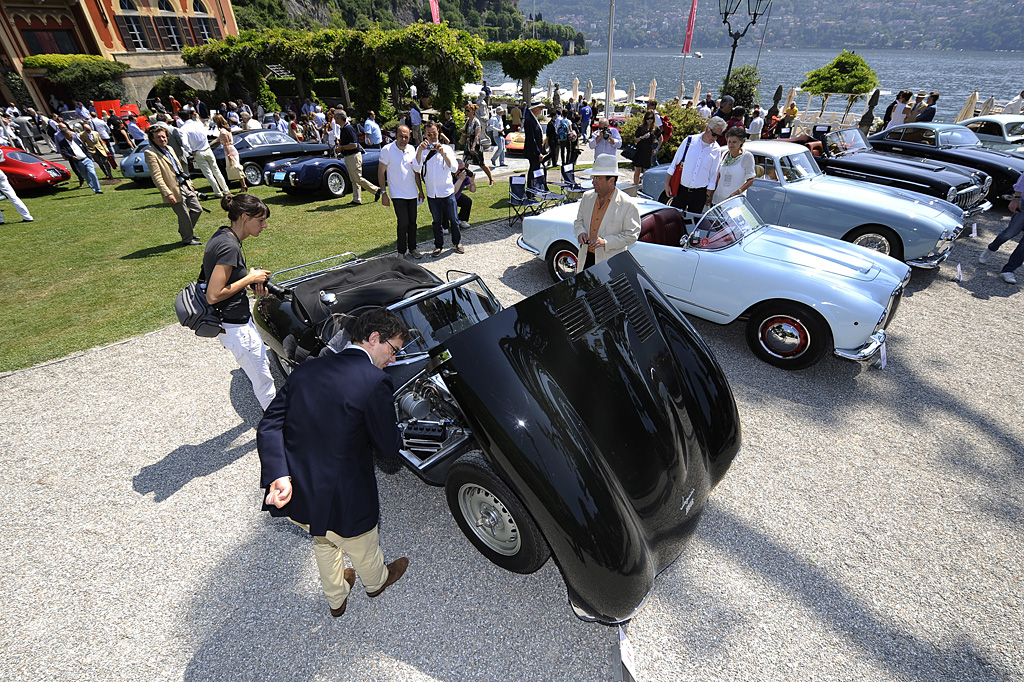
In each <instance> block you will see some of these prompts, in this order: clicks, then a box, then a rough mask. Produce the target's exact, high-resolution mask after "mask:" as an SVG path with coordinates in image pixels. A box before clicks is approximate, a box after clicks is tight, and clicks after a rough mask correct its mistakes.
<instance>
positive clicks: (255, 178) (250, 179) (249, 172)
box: [242, 163, 263, 187]
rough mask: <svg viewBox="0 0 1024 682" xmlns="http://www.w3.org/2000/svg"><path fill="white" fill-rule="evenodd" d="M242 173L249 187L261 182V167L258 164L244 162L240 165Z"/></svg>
mask: <svg viewBox="0 0 1024 682" xmlns="http://www.w3.org/2000/svg"><path fill="white" fill-rule="evenodd" d="M242 174H243V175H245V184H247V185H249V186H250V187H255V186H256V185H258V184H260V183H261V182H263V168H261V167H260V166H259V165H258V164H255V163H247V164H245V165H244V166H242Z"/></svg>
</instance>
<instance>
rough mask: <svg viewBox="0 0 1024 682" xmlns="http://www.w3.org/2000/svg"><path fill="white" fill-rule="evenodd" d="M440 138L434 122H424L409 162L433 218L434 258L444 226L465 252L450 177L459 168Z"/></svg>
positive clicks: (452, 152) (432, 252)
mask: <svg viewBox="0 0 1024 682" xmlns="http://www.w3.org/2000/svg"><path fill="white" fill-rule="evenodd" d="M439 137H440V136H439V135H438V130H437V123H435V122H434V121H427V122H426V123H424V124H423V141H422V142H420V144H419V147H417V148H416V160H415V161H414V162H413V165H412V167H413V169H414V170H415V171H416V172H417V173H419V174H420V178H421V179H422V181H423V189H424V191H425V193H426V195H427V205H428V206H429V207H430V215H431V217H433V219H434V250H433V251H431V252H430V255H431V256H433V257H434V258H437V257H438V256H440V255H441V248H442V247H443V246H444V232H443V229H444V228H445V227H447V228H448V230H449V232H450V234H451V236H452V245H453V246H454V247H455V251H456V253H466V249H464V248H463V246H462V233H461V232H460V231H459V219H458V217H457V215H456V213H457V211H456V206H455V183H454V182H453V180H452V173H454V172H455V169H456V168H457V167H458V161H457V160H456V158H455V150H454V149H452V148H451V147H449V146H448V145H446V144H441V142H440V140H439Z"/></svg>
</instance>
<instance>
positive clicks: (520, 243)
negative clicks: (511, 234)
mask: <svg viewBox="0 0 1024 682" xmlns="http://www.w3.org/2000/svg"><path fill="white" fill-rule="evenodd" d="M516 246H518V247H519V248H521V249H524V250H526V251H529V252H530V253H532V254H533V255H534V256H539V255H540V251H538V250H537V249H535V248H533V247H532V246H530V245H529V244H527V243H526V242H524V241H523V236H522V235H519V239H517V240H516Z"/></svg>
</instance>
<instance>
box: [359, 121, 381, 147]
mask: <svg viewBox="0 0 1024 682" xmlns="http://www.w3.org/2000/svg"><path fill="white" fill-rule="evenodd" d="M363 131H365V132H366V137H367V139H368V140H369V143H370V144H380V143H381V142H383V141H384V137H383V136H382V135H381V133H380V126H379V125H377V122H376V121H374V120H373V119H371V118H368V119H366V121H365V122H364V123H363Z"/></svg>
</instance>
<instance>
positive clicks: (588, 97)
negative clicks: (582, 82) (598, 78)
mask: <svg viewBox="0 0 1024 682" xmlns="http://www.w3.org/2000/svg"><path fill="white" fill-rule="evenodd" d="M593 97H594V81H592V80H590V79H589V78H588V79H587V91H586V92H585V93H583V99H585V100H587V101H588V102H589V101H590V100H591V99H593Z"/></svg>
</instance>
